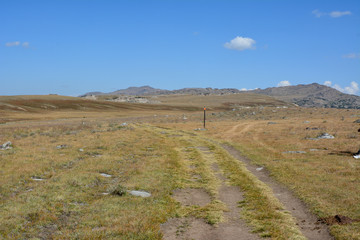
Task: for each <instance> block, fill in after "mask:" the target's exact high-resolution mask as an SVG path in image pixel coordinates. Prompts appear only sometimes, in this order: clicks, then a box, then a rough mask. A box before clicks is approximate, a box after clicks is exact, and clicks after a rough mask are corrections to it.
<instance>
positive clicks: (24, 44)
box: [22, 42, 30, 48]
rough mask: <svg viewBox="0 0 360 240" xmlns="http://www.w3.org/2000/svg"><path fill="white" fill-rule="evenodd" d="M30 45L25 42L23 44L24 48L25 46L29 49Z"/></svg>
mask: <svg viewBox="0 0 360 240" xmlns="http://www.w3.org/2000/svg"><path fill="white" fill-rule="evenodd" d="M29 45H30V43H29V42H23V44H22V46H23V47H24V48H28V47H29Z"/></svg>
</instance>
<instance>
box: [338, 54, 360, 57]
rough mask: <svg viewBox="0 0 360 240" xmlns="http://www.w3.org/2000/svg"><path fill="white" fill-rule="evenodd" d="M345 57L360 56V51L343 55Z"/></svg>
mask: <svg viewBox="0 0 360 240" xmlns="http://www.w3.org/2000/svg"><path fill="white" fill-rule="evenodd" d="M342 57H343V58H360V53H349V54H345V55H343V56H342Z"/></svg>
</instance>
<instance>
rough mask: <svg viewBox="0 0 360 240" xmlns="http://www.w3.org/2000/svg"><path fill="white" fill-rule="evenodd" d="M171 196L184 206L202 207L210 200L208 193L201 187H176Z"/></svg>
mask: <svg viewBox="0 0 360 240" xmlns="http://www.w3.org/2000/svg"><path fill="white" fill-rule="evenodd" d="M173 198H174V199H176V201H178V202H180V203H181V204H182V205H185V206H190V205H197V206H200V207H203V206H205V205H207V204H209V203H210V202H211V199H210V196H209V194H208V193H207V192H206V191H205V190H204V189H201V188H186V189H177V190H175V191H174V192H173Z"/></svg>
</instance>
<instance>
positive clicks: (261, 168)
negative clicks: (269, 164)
mask: <svg viewBox="0 0 360 240" xmlns="http://www.w3.org/2000/svg"><path fill="white" fill-rule="evenodd" d="M263 169H264V167H258V168H256V171H261V170H263Z"/></svg>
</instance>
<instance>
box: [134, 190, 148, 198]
mask: <svg viewBox="0 0 360 240" xmlns="http://www.w3.org/2000/svg"><path fill="white" fill-rule="evenodd" d="M129 193H130V194H131V195H133V196H136V197H143V198H147V197H150V196H151V194H150V193H148V192H145V191H135V190H132V191H129Z"/></svg>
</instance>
